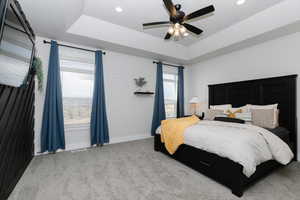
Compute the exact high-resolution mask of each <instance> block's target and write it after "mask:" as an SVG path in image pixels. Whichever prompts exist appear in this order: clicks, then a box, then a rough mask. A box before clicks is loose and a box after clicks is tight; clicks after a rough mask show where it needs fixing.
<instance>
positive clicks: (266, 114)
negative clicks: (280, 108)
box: [251, 109, 278, 129]
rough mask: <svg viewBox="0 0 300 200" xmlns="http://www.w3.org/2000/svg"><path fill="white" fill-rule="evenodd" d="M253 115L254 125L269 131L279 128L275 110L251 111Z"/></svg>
mask: <svg viewBox="0 0 300 200" xmlns="http://www.w3.org/2000/svg"><path fill="white" fill-rule="evenodd" d="M274 111H275V112H274ZM251 113H252V123H253V125H256V126H260V127H263V128H268V129H273V128H276V127H278V122H276V119H275V118H274V114H275V113H276V110H275V109H251Z"/></svg>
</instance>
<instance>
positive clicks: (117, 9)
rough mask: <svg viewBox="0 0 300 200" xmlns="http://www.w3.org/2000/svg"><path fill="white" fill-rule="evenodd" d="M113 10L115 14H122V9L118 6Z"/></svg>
mask: <svg viewBox="0 0 300 200" xmlns="http://www.w3.org/2000/svg"><path fill="white" fill-rule="evenodd" d="M115 10H116V11H117V12H122V11H123V9H122V8H121V7H120V6H118V7H116V8H115Z"/></svg>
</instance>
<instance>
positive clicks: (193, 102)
mask: <svg viewBox="0 0 300 200" xmlns="http://www.w3.org/2000/svg"><path fill="white" fill-rule="evenodd" d="M189 103H190V109H191V111H192V114H194V115H196V113H197V107H198V105H199V98H198V97H193V98H192V99H191V100H190V102H189Z"/></svg>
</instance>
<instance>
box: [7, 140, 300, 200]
mask: <svg viewBox="0 0 300 200" xmlns="http://www.w3.org/2000/svg"><path fill="white" fill-rule="evenodd" d="M102 199H103V200H119V199H120V200H178V199H181V200H231V199H233V200H234V199H240V198H237V197H235V196H233V195H232V194H231V191H230V190H229V189H228V188H226V187H224V186H222V185H220V184H218V183H216V182H215V181H213V180H210V179H209V178H207V177H205V176H203V175H201V174H200V173H198V172H196V171H194V170H192V169H190V168H188V167H186V166H184V165H182V164H180V163H179V162H177V161H175V160H172V159H169V158H168V157H167V156H165V155H163V154H162V153H158V152H154V150H153V140H152V139H148V140H141V141H135V142H129V143H122V144H114V145H108V146H105V147H103V148H95V149H90V150H88V151H85V152H76V153H71V152H64V153H58V154H55V155H46V156H40V157H37V158H35V159H34V160H33V161H32V163H31V164H30V166H29V168H28V169H27V171H26V172H25V174H24V176H23V177H22V179H21V180H20V182H19V183H18V185H17V187H16V188H15V190H14V192H13V193H12V195H11V196H10V198H9V200H102ZM241 199H242V200H243V199H246V200H268V199H270V200H299V199H300V164H299V163H293V164H291V165H290V166H288V167H287V168H285V169H281V170H279V171H277V172H275V173H273V174H272V175H270V176H268V177H267V178H265V179H264V180H262V181H260V182H259V183H258V184H256V185H254V186H253V187H251V188H250V189H249V190H247V191H246V192H245V194H244V196H243V197H242V198H241Z"/></svg>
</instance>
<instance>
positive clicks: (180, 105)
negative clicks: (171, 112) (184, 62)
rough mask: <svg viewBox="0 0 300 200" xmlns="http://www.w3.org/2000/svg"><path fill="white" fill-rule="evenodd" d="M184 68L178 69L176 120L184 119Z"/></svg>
mask: <svg viewBox="0 0 300 200" xmlns="http://www.w3.org/2000/svg"><path fill="white" fill-rule="evenodd" d="M183 71H184V67H178V89H177V118H179V117H184V74H183Z"/></svg>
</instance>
